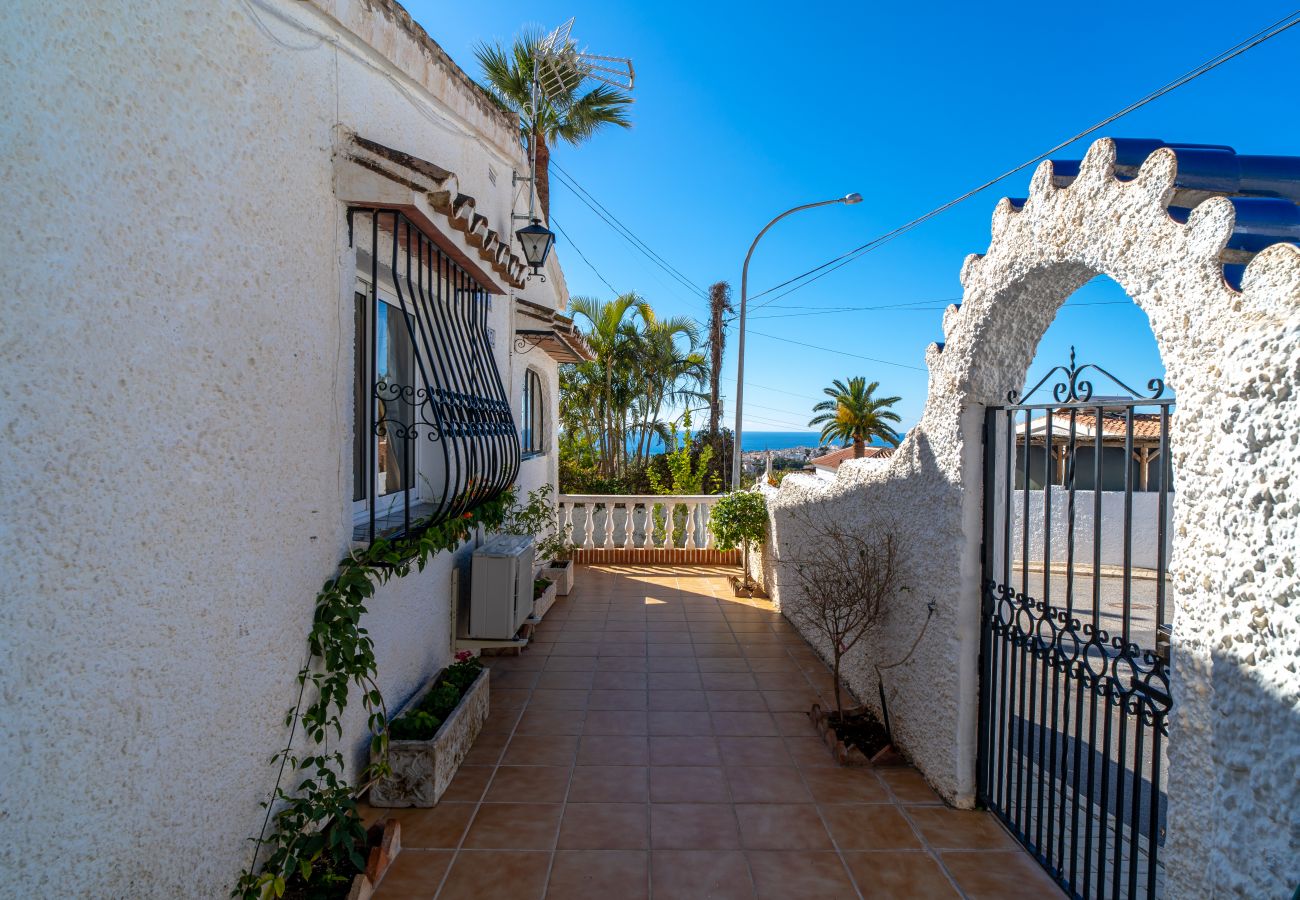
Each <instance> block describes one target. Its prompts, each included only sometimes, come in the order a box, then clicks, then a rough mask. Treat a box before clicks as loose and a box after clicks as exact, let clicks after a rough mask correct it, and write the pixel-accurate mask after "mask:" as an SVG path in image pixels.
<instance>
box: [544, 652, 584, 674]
mask: <svg viewBox="0 0 1300 900" xmlns="http://www.w3.org/2000/svg"><path fill="white" fill-rule="evenodd" d="M596 668H597V666H596V657H595V656H556V657H552V658H550V659H548V660H547V661H546V667H545V668H544V669H543V671H545V672H594V671H595V670H596Z"/></svg>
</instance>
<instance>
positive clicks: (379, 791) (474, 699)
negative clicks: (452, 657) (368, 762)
mask: <svg viewBox="0 0 1300 900" xmlns="http://www.w3.org/2000/svg"><path fill="white" fill-rule="evenodd" d="M487 716H488V670H487V669H485V668H484V667H483V663H482V662H481V661H480V660H478V659H477V658H476V657H474V656H473V655H472V654H471V653H470V652H469V651H467V650H465V651H461V652H460V653H457V654H456V661H455V662H454V663H452V664H451V665H450V666H448V667H447V668H446V669H444V670H443V671H442V672H441V673H439V675H438V676H437V677H436V678H434V679H433V680H432V681H430V682H429V683H428V684H427V685H425V686H424V688H423V689H422V690H421V691H420V692H419V693H418V694H416V695H415V696H414V697H412V698H411V699H410V701H409V702H408V703H407V704H406V705H405V706H404V707H403V708H402V710H401V711H400V712H399V713H398V714H397V715H395V716H393V717H392V718H391V719H390V720H389V723H388V738H389V739H388V764H389V768H390V774H388V775H387V776H385V777H383V778H380V779H379V780H378V781H376V782H375V785H374V787H372V788H371V789H370V804H371V805H372V806H383V807H393V806H420V807H430V806H434V805H435V804H437V802H438V800H439V799H440V798H441V797H442V794H443V792H444V791H446V790H447V786H448V785H449V784H451V779H452V778H453V777H454V776H455V774H456V770H457V769H459V768H460V764H461V762H462V761H463V760H464V759H465V755H466V754H467V753H469V749H470V747H471V746H472V745H473V743H474V739H475V738H477V737H478V734H479V732H480V731H482V730H483V722H484V721H485V720H486V719H487Z"/></svg>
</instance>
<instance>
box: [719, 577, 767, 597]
mask: <svg viewBox="0 0 1300 900" xmlns="http://www.w3.org/2000/svg"><path fill="white" fill-rule="evenodd" d="M728 578H729V579H730V580H731V592H732V593H733V594H735V595H736V596H737V597H742V598H744V599H746V600H749V599H751V598H759V599H762V600H766V599H767V592H766V591H764V590H763V586H762V585H760V584H759V583H758V582H757V581H755V580H753V579H751V580H750V582H749V584H750V586H749V587H745V576H744V575H729V576H728Z"/></svg>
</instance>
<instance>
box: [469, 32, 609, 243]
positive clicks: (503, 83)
mask: <svg viewBox="0 0 1300 900" xmlns="http://www.w3.org/2000/svg"><path fill="white" fill-rule="evenodd" d="M541 41H542V34H541V32H540V31H526V32H524V34H522V35H521V36H520V37H518V38H516V39H515V42H514V43H513V44H512V45H511V46H510V47H508V48H507V47H505V46H504V45H502V44H499V43H495V44H480V45H479V46H478V47H477V48H475V50H474V55H475V56H476V57H478V61H479V65H480V66H482V67H483V77H484V79H486V82H487V83H486V84H485V85H484V86H483V87H484V89H485V90H486V91H487V92H488V94H489V95H490V96H491V97H492V98H493V99H494V100H496V102H497V103H498V104H500V105H501V106H502V107H504V108H505V109H506V110H508V111H510V112H512V113H515V114H517V115H518V116H519V128H520V132H521V133H522V136H523V139H524V142H525V144H527V146H528V152H529V153H530V154H532V153H534V152H535V153H536V155H537V184H536V185H535V187H536V188H537V199H538V202H540V203H541V206H542V217H543V218H544V219H546V220H547V221H549V220H550V215H551V175H550V160H551V145H552V144H554V143H555V142H556V141H564V142H565V143H566V144H570V145H573V146H577V145H578V144H581V143H583V142H584V141H586V140H587V139H588V138H590V137H591V136H592V135H593V134H595V133H596V132H597V131H599V130H600V129H601V128H603V127H605V126H606V125H617V126H619V127H620V128H631V127H632V121H631V120H630V119H629V118H628V117H627V106H628V104H630V103H631V102H632V98H631V96H629V95H628V94H627V93H626V92H624V91H621V90H619V89H618V88H615V87H611V86H609V85H606V84H599V85H596V86H595V87H594V88H592V89H591V90H589V91H586V92H584V93H579V88H580V87H581V79H580V78H576V77H574V78H572V79H569V78H565V79H561V81H563V83H562V84H560V83H559V82H558V81H557V80H556V79H548V93H549V96H539V97H538V102H537V109H536V110H534V109H533V61H534V59H536V56H537V49H538V45H539V44H540V43H541Z"/></svg>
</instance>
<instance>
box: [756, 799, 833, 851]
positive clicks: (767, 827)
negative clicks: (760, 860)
mask: <svg viewBox="0 0 1300 900" xmlns="http://www.w3.org/2000/svg"><path fill="white" fill-rule="evenodd" d="M736 818H737V819H739V820H740V840H741V845H742V846H743V847H744V848H745V849H746V850H833V849H835V848H834V845H833V844H831V839H830V836H829V835H828V834H827V833H826V829H825V827H823V826H822V822H821V818H820V817H819V816H818V815H817V807H815V806H813V805H812V804H811V803H801V804H799V803H789V804H785V803H781V804H777V803H773V804H765V803H745V804H741V803H737V804H736Z"/></svg>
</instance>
